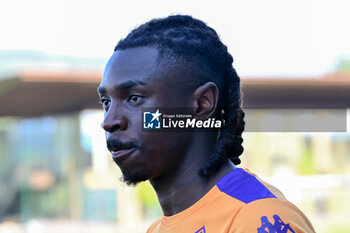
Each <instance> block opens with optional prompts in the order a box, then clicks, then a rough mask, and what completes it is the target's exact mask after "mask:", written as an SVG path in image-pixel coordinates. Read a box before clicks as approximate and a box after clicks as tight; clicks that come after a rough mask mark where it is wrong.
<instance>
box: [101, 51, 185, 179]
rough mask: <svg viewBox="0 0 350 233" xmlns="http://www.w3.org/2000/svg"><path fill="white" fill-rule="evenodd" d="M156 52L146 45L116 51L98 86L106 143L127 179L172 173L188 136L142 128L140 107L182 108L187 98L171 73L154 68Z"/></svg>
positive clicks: (162, 175)
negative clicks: (164, 75)
mask: <svg viewBox="0 0 350 233" xmlns="http://www.w3.org/2000/svg"><path fill="white" fill-rule="evenodd" d="M157 57H158V51H157V49H154V48H149V47H139V48H132V49H126V50H121V51H116V52H114V54H113V55H112V57H111V58H110V60H109V61H108V64H107V66H106V68H105V72H104V75H103V79H102V82H101V84H100V86H99V88H98V92H99V94H100V97H101V102H102V104H103V107H104V110H105V114H104V121H103V122H102V127H103V129H104V130H105V131H106V140H107V147H108V149H109V150H110V151H111V153H112V156H113V160H114V161H115V162H116V163H117V164H118V165H119V167H120V168H121V170H122V172H123V178H124V181H125V182H127V183H128V184H136V183H138V182H140V181H144V180H147V179H156V178H161V177H164V176H167V175H170V174H172V173H174V171H175V170H176V169H179V168H180V167H181V163H182V161H183V158H182V155H184V154H185V151H186V149H187V145H188V144H189V141H190V138H189V137H190V136H191V134H186V135H187V136H186V137H184V134H183V133H176V132H171V133H169V132H168V133H164V132H146V131H142V108H154V107H155V108H158V107H179V106H181V107H186V106H188V105H189V104H190V102H191V101H190V95H189V94H184V93H183V91H180V90H181V89H180V88H177V87H176V86H177V85H174V79H173V78H170V77H161V73H162V74H164V72H157V71H159V68H158V67H157ZM172 76H176V75H172ZM177 81H178V80H177ZM175 82H176V81H175ZM179 87H180V85H179ZM182 90H183V89H182Z"/></svg>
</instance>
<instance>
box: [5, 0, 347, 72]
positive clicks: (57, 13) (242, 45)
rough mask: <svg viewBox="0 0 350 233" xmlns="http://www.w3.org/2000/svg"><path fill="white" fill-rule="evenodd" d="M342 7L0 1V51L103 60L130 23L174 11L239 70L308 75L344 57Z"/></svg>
mask: <svg viewBox="0 0 350 233" xmlns="http://www.w3.org/2000/svg"><path fill="white" fill-rule="evenodd" d="M349 9H350V1H348V0H292V1H289V0H288V1H287V0H264V1H261V0H231V1H224V0H223V1H220V0H217V1H212V0H211V1H196V0H192V1H191V0H178V1H164V0H148V1H141V0H139V1H136V0H129V1H125V0H124V1H119V0H98V1H97V0H0V29H1V36H0V50H9V49H11V50H13V49H15V50H34V51H40V52H44V53H48V54H53V55H70V56H77V57H84V58H104V59H106V61H107V59H108V58H109V57H110V55H111V54H112V52H113V48H114V46H115V45H116V43H117V42H118V41H119V40H120V39H121V38H123V37H125V36H126V35H127V33H128V32H129V31H130V30H131V29H133V28H134V27H136V26H137V25H140V24H142V23H143V22H146V21H148V20H150V19H152V18H155V17H164V16H167V15H169V14H175V13H180V14H190V15H192V16H194V17H196V18H199V19H201V20H203V21H205V22H206V23H207V24H208V25H209V26H211V27H213V28H214V29H215V30H216V31H217V32H218V34H219V35H220V37H221V39H222V41H223V42H224V43H225V44H226V45H227V46H228V47H229V51H230V53H231V54H232V55H233V57H234V59H235V62H234V66H235V68H236V70H237V71H238V73H239V74H240V75H242V76H289V77H294V76H296V77H312V76H320V75H323V74H326V73H329V72H332V71H333V70H334V68H335V66H336V65H337V63H338V62H339V61H340V59H344V58H346V59H349V58H350V43H349V41H350V30H349V29H348V27H349V26H348V25H349V24H350V14H349V13H348V12H349ZM0 52H1V51H0Z"/></svg>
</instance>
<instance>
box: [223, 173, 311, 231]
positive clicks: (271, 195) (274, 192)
mask: <svg viewBox="0 0 350 233" xmlns="http://www.w3.org/2000/svg"><path fill="white" fill-rule="evenodd" d="M217 186H218V188H219V189H220V191H221V192H223V193H225V194H226V195H228V196H230V197H232V198H234V199H237V200H239V201H241V202H242V203H243V205H242V206H241V207H240V209H239V210H238V211H237V212H236V213H235V216H234V218H233V222H232V224H231V228H232V229H231V230H230V231H229V232H235V233H239V232H257V233H267V232H285V233H293V232H315V231H314V229H313V227H312V225H311V223H310V221H309V220H308V219H307V217H306V216H305V215H304V214H303V213H302V212H301V211H300V210H299V209H298V208H297V207H296V206H295V205H293V204H292V203H291V202H289V201H287V200H286V198H285V197H284V195H283V194H282V193H281V192H280V191H279V190H278V189H277V188H275V187H274V186H272V185H270V184H268V183H265V182H264V181H262V180H260V178H258V177H257V176H256V175H255V174H253V173H251V172H250V171H248V170H244V169H241V168H236V169H235V170H233V171H232V172H231V173H229V174H228V175H226V176H225V177H223V178H222V179H221V180H220V181H219V182H218V183H217Z"/></svg>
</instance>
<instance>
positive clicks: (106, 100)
mask: <svg viewBox="0 0 350 233" xmlns="http://www.w3.org/2000/svg"><path fill="white" fill-rule="evenodd" d="M100 102H101V104H102V106H103V108H104V109H108V108H109V105H110V104H111V101H110V100H109V99H103V98H102V99H101V100H100Z"/></svg>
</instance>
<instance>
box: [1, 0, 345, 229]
mask: <svg viewBox="0 0 350 233" xmlns="http://www.w3.org/2000/svg"><path fill="white" fill-rule="evenodd" d="M348 9H350V3H349V2H348V1H346V0H344V1H341V0H332V1H331V0H322V1H319V0H318V1H316V0H310V1H301V0H294V1H278V0H267V1H258V0H255V1H253V0H245V1H243V0H240V1H237V0H234V1H185V0H179V1H176V2H175V1H174V2H165V1H160V0H157V1H155V0H150V1H117V0H113V1H112V0H100V1H94V0H87V1H86V0H85V1H83V0H70V1H68V0H61V1H54V0H12V1H6V0H3V1H1V2H0V29H1V37H0V233H5V232H6V233H9V232H11V233H53V232H60V233H61V232H67V233H68V232H75V233H79V232H84V233H86V232H88V233H89V232H91V233H97V232H101V233H115V232H118V233H123V232H128V233H130V232H131V233H133V232H134V233H139V232H145V231H146V229H147V227H148V226H149V225H150V223H151V222H153V221H154V220H155V219H157V218H159V217H160V216H161V210H160V208H159V205H158V202H157V199H156V196H155V194H154V191H153V190H152V188H151V186H150V185H149V183H147V182H145V183H142V184H140V185H138V186H137V187H136V188H131V187H128V186H126V185H124V184H123V183H121V182H120V181H119V178H120V171H119V169H118V168H117V166H116V165H115V164H114V163H113V161H112V159H111V156H110V154H109V153H108V151H107V150H106V146H105V140H104V132H103V131H102V129H101V128H100V122H101V121H102V118H103V112H102V110H101V109H100V106H99V105H98V104H97V101H98V96H97V93H96V88H97V86H98V84H99V82H100V80H101V78H102V74H103V68H104V65H105V64H106V62H107V60H108V58H109V57H110V56H111V54H112V52H113V49H114V46H115V45H116V43H117V42H118V41H119V40H120V39H121V38H123V37H125V36H126V35H127V33H128V32H129V31H130V30H131V29H132V28H134V27H136V26H137V25H140V24H141V23H143V22H146V21H148V20H149V19H152V18H154V17H163V16H167V15H169V14H171V13H183V14H191V15H193V16H194V17H197V18H199V19H202V20H203V21H205V22H207V23H208V24H209V26H211V27H213V28H214V29H216V31H217V32H218V33H219V35H220V37H221V39H222V40H223V42H224V43H225V44H226V45H227V46H228V48H229V51H230V52H231V54H232V55H233V57H234V58H235V63H234V66H235V68H236V70H237V71H238V73H239V75H240V76H241V78H242V85H243V92H244V108H245V110H246V113H247V117H246V121H247V131H246V132H245V133H244V135H243V137H244V147H245V152H244V154H243V155H242V157H241V158H242V165H241V167H244V168H249V169H250V170H251V171H252V172H254V173H256V174H258V175H259V176H260V177H262V178H263V179H264V180H266V181H267V182H270V183H271V184H273V185H275V186H277V187H278V188H279V189H281V191H282V192H284V194H285V195H286V197H287V198H288V199H289V200H290V201H292V202H293V203H294V204H295V205H297V206H298V207H299V208H300V209H302V211H303V212H304V213H305V214H306V215H307V216H308V217H309V218H310V220H311V222H312V223H313V225H314V227H315V229H316V231H317V232H319V233H326V232H327V233H328V232H329V233H345V232H350V221H349V219H350V127H349V125H350V124H349V122H350V110H349V109H350V107H349V106H350V104H349V103H350V46H349V41H350V31H349V30H348V29H346V28H348V25H349V23H350V14H348Z"/></svg>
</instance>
